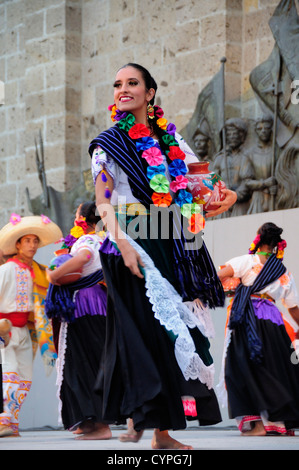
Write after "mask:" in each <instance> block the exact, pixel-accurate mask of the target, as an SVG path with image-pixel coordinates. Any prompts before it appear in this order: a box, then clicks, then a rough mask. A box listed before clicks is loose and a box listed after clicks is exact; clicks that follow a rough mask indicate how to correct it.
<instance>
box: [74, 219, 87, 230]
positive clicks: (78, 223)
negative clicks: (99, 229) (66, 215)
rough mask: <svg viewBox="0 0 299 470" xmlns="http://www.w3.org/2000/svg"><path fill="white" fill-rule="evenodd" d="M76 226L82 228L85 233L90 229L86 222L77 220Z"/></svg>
mask: <svg viewBox="0 0 299 470" xmlns="http://www.w3.org/2000/svg"><path fill="white" fill-rule="evenodd" d="M75 225H76V226H77V227H81V228H82V230H83V231H84V233H86V230H87V229H88V224H87V223H86V222H85V220H75Z"/></svg>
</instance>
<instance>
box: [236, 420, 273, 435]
mask: <svg viewBox="0 0 299 470" xmlns="http://www.w3.org/2000/svg"><path fill="white" fill-rule="evenodd" d="M266 434H267V433H266V429H265V428H264V425H263V423H262V421H255V423H254V425H253V428H252V429H251V430H250V431H245V432H242V436H265V435H266Z"/></svg>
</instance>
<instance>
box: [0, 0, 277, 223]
mask: <svg viewBox="0 0 299 470" xmlns="http://www.w3.org/2000/svg"><path fill="white" fill-rule="evenodd" d="M277 4H278V0H166V1H165V2H161V1H160V0H159V1H158V0H148V1H147V0H130V1H127V0H4V1H2V2H1V4H0V50H1V51H3V52H2V54H1V57H0V80H2V81H3V82H4V83H5V104H4V105H3V106H1V107H0V226H2V225H4V224H5V223H6V222H7V221H8V218H9V214H10V212H12V211H14V212H18V213H20V214H22V215H27V214H28V213H29V209H28V205H27V200H26V193H25V188H26V187H28V188H29V189H30V196H31V197H36V196H38V195H39V194H41V192H42V189H41V185H40V181H39V178H38V173H37V168H36V161H35V158H36V156H35V139H36V138H37V137H38V133H39V131H41V134H42V138H43V144H44V151H45V169H46V175H47V182H48V184H49V185H50V186H53V187H54V188H55V189H56V190H58V191H65V190H69V189H72V188H74V187H75V186H76V185H77V184H78V182H79V181H82V172H83V171H84V170H86V169H88V168H89V164H90V160H89V157H88V154H87V149H88V144H89V142H90V140H91V139H92V138H93V137H94V136H95V135H97V134H98V133H99V132H100V131H102V130H104V129H105V128H107V127H108V126H110V125H111V121H110V117H109V113H108V112H107V106H108V105H109V104H111V103H112V101H113V88H112V83H113V79H114V75H115V72H116V71H117V69H118V68H119V67H120V66H121V65H123V64H124V63H126V62H128V61H134V62H139V63H141V64H143V65H144V66H145V67H147V68H149V70H150V71H151V72H152V74H153V76H154V77H155V78H156V80H157V83H158V100H157V103H158V104H160V105H162V106H163V108H164V109H165V114H166V117H167V118H168V120H169V121H171V122H174V123H175V124H176V126H177V128H178V129H182V128H183V127H184V126H185V125H186V124H187V122H188V120H189V119H190V117H191V115H192V113H193V111H194V106H195V103H196V101H197V96H198V94H199V92H200V91H201V90H202V88H203V87H204V86H205V85H206V83H208V81H209V80H210V79H211V78H212V77H213V75H214V74H215V73H216V72H217V71H218V70H219V68H220V59H221V57H223V56H226V57H227V62H226V98H227V105H226V111H227V115H228V116H231V115H236V114H239V115H244V116H245V117H255V114H256V113H257V112H258V109H257V105H256V101H255V99H254V97H253V93H252V90H251V88H250V85H249V81H248V76H249V72H250V71H251V70H252V69H253V68H254V67H255V65H257V64H259V63H260V62H261V61H263V60H264V59H265V58H266V57H267V56H268V55H269V53H270V51H271V50H272V47H273V38H272V34H271V31H270V28H269V26H268V20H269V18H270V17H271V15H272V13H273V11H274V9H275V7H276V6H277Z"/></svg>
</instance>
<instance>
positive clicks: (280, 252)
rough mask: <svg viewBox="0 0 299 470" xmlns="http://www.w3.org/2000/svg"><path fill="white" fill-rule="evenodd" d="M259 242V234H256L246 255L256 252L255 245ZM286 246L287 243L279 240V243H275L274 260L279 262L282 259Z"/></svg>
mask: <svg viewBox="0 0 299 470" xmlns="http://www.w3.org/2000/svg"><path fill="white" fill-rule="evenodd" d="M260 241H261V236H260V234H258V235H257V236H256V237H255V239H254V240H253V242H252V243H251V245H250V247H249V250H248V253H249V254H250V255H252V254H254V253H255V252H256V250H257V245H258V244H259V243H260ZM286 246H287V242H286V241H285V240H281V241H280V242H278V243H277V252H276V258H279V259H281V260H282V259H283V256H284V249H285V248H286Z"/></svg>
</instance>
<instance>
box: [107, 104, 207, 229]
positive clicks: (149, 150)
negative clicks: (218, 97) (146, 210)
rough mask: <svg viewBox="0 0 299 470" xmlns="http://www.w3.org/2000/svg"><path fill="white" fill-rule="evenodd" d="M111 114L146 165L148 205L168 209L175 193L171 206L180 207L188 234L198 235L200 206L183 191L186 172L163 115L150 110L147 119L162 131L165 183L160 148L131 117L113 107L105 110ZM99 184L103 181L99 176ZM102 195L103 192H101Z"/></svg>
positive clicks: (201, 225) (201, 220)
mask: <svg viewBox="0 0 299 470" xmlns="http://www.w3.org/2000/svg"><path fill="white" fill-rule="evenodd" d="M108 109H109V110H110V111H111V119H112V121H113V122H115V121H117V126H118V127H119V128H120V129H122V130H124V131H125V132H127V133H128V135H129V137H130V138H131V139H133V140H135V142H136V150H137V152H138V153H140V155H141V157H142V158H144V159H145V160H146V162H147V163H148V165H149V166H148V168H147V177H148V179H149V185H150V188H151V189H152V190H153V194H152V201H153V204H154V205H155V206H157V207H168V206H170V204H171V203H172V200H173V199H172V196H171V194H170V191H172V192H174V193H175V197H174V202H175V203H176V204H177V205H178V206H179V207H180V209H181V214H182V215H183V216H184V217H186V218H187V219H188V222H189V226H188V230H189V231H190V232H191V233H198V232H200V231H201V230H202V229H203V228H204V226H205V220H204V218H203V216H202V214H201V212H202V208H201V206H200V205H199V204H198V203H196V202H194V201H193V196H192V194H191V193H190V192H189V191H187V190H186V188H187V185H188V179H187V178H186V177H185V175H186V173H187V172H188V169H187V167H186V165H185V163H184V159H185V157H186V155H185V153H184V152H183V151H182V150H181V149H180V147H179V144H178V142H177V141H176V139H175V132H176V126H175V125H174V124H172V123H167V119H165V118H164V117H163V116H164V111H163V110H162V108H160V107H159V106H150V108H149V111H148V113H149V118H150V119H151V120H155V122H156V124H157V125H158V126H159V127H160V129H161V130H162V141H163V144H164V147H165V149H166V150H165V153H166V157H167V158H168V160H170V163H169V165H168V170H169V173H170V175H171V176H172V179H173V180H172V181H171V182H169V181H168V179H167V178H166V176H165V175H166V168H165V165H164V164H163V155H162V153H161V150H160V147H159V146H158V145H157V144H156V142H155V141H154V139H153V138H152V137H150V131H149V129H148V128H147V127H146V126H145V125H144V124H135V117H134V116H133V114H131V113H126V112H121V111H119V110H118V109H117V108H116V106H115V104H114V105H111V106H109V107H108ZM102 180H103V181H105V180H106V175H105V173H104V172H103V174H102ZM105 193H106V195H108V193H107V188H106V191H105Z"/></svg>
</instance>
